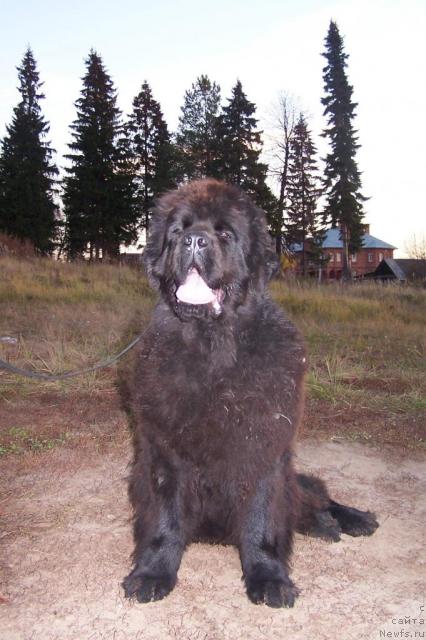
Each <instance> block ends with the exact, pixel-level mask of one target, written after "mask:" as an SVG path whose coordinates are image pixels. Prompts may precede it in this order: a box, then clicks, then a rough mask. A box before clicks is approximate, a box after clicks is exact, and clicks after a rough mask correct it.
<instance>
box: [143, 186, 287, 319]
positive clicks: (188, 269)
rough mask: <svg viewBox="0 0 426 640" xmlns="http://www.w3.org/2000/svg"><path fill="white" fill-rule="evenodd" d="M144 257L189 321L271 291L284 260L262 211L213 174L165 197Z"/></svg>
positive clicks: (156, 280)
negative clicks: (271, 280) (279, 257)
mask: <svg viewBox="0 0 426 640" xmlns="http://www.w3.org/2000/svg"><path fill="white" fill-rule="evenodd" d="M144 262H145V266H146V269H147V273H148V277H149V280H150V282H151V284H152V285H153V286H154V287H156V288H157V289H159V290H160V291H161V293H162V295H163V297H164V298H165V300H166V301H167V303H168V304H169V305H170V306H171V307H172V309H173V310H174V311H175V313H176V314H177V315H178V317H179V318H181V319H182V320H190V319H192V318H205V317H218V316H220V315H222V314H224V313H226V312H227V311H229V310H231V309H236V308H237V307H238V306H240V305H242V304H244V303H245V302H246V301H247V298H248V296H250V294H252V295H253V294H256V293H259V292H261V291H262V290H263V289H264V287H265V284H266V282H267V281H268V280H269V278H270V277H271V275H272V273H273V272H274V270H275V269H276V265H277V260H276V256H275V253H274V252H273V250H272V246H271V238H270V236H269V233H268V231H267V227H266V221H265V216H264V214H263V212H262V211H261V210H260V209H258V208H257V207H256V206H255V205H254V204H253V202H252V201H251V200H250V198H249V197H248V196H247V195H246V194H244V193H243V192H242V191H241V190H240V189H239V188H238V187H236V186H233V185H229V184H226V183H224V182H219V181H217V180H212V179H206V180H197V181H194V182H190V183H188V184H186V185H184V186H182V187H180V188H179V189H177V190H175V191H171V192H169V193H167V194H166V195H164V196H163V197H162V198H161V199H160V200H159V202H158V204H157V207H156V210H155V212H154V216H153V219H152V224H151V232H150V236H149V239H148V243H147V245H146V248H145V251H144Z"/></svg>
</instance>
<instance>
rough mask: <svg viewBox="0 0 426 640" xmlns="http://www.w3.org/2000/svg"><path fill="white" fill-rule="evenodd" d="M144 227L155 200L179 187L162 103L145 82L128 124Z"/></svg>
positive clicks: (146, 224)
mask: <svg viewBox="0 0 426 640" xmlns="http://www.w3.org/2000/svg"><path fill="white" fill-rule="evenodd" d="M127 131H128V137H129V141H130V148H131V153H132V157H133V163H134V164H133V167H134V172H135V178H136V188H137V192H136V201H137V206H138V213H139V217H140V219H141V221H142V227H144V228H145V229H148V226H149V215H150V211H151V208H152V204H153V199H154V198H155V197H156V196H157V195H159V194H160V193H162V192H164V191H167V189H170V188H172V187H173V186H175V180H174V173H173V171H174V170H173V166H172V164H173V159H174V155H173V146H172V143H171V139H170V134H169V131H168V128H167V123H166V121H165V120H164V117H163V114H162V111H161V107H160V104H159V103H158V102H157V101H156V100H154V98H153V96H152V91H151V87H150V86H149V84H148V83H147V82H144V83H143V85H142V88H141V91H140V92H139V93H138V95H137V96H136V97H135V99H134V100H133V111H132V113H131V114H130V116H129V120H128V124H127Z"/></svg>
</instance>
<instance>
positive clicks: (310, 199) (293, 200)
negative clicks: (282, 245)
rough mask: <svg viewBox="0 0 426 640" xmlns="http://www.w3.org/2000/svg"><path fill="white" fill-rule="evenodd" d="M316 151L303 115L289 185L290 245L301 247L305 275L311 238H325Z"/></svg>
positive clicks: (293, 149)
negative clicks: (319, 202) (308, 244)
mask: <svg viewBox="0 0 426 640" xmlns="http://www.w3.org/2000/svg"><path fill="white" fill-rule="evenodd" d="M315 156H316V148H315V145H314V143H313V142H312V136H311V132H310V131H309V128H308V125H307V122H306V120H305V117H304V115H303V113H301V114H300V116H299V120H298V122H297V123H296V125H295V127H294V134H293V136H292V139H291V142H290V149H289V165H288V186H287V199H288V202H287V220H286V228H287V233H286V236H287V242H288V244H293V243H300V244H301V245H302V273H303V275H306V267H307V264H306V263H307V254H308V251H307V246H306V240H307V238H308V237H309V238H310V239H311V240H312V241H313V245H314V246H315V244H319V243H318V242H316V241H317V240H320V239H321V237H322V227H321V224H320V214H319V213H318V211H317V203H318V198H319V196H320V193H321V191H320V189H319V186H318V176H317V163H316V158H315Z"/></svg>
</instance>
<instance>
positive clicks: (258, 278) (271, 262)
mask: <svg viewBox="0 0 426 640" xmlns="http://www.w3.org/2000/svg"><path fill="white" fill-rule="evenodd" d="M245 206H246V207H247V208H248V214H249V217H250V220H251V225H250V226H251V230H250V231H251V246H250V252H249V255H248V258H247V263H248V266H249V269H250V272H251V275H252V284H253V285H254V286H255V288H257V289H259V290H262V289H264V288H265V287H266V285H267V283H268V282H269V280H270V279H271V278H272V277H273V276H274V275H276V273H277V272H278V269H279V264H280V263H279V259H278V256H277V254H276V252H275V249H274V244H273V240H272V237H271V235H270V233H269V231H268V227H267V225H266V216H265V213H264V211H262V209H259V207H256V206H255V205H254V204H253V202H252V201H251V200H250V199H249V198H247V199H246V200H245Z"/></svg>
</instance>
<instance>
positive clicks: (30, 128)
mask: <svg viewBox="0 0 426 640" xmlns="http://www.w3.org/2000/svg"><path fill="white" fill-rule="evenodd" d="M18 78H19V87H18V89H19V93H20V94H21V101H20V102H19V104H18V106H17V107H15V109H14V113H13V118H12V123H11V124H10V125H9V126H8V127H7V134H6V136H5V138H4V139H3V141H2V145H1V157H0V230H2V231H4V232H5V233H7V234H10V235H12V236H15V237H17V238H19V239H20V240H25V239H28V240H30V241H31V242H32V243H33V245H34V247H35V248H36V250H37V251H38V252H39V253H41V254H48V253H51V251H52V250H53V248H54V241H55V234H56V230H57V223H56V219H55V218H56V213H57V207H56V205H55V202H54V193H55V176H56V175H57V173H58V170H57V168H56V166H55V165H54V163H53V161H52V155H53V153H54V150H53V149H52V148H51V147H50V143H49V142H48V141H47V140H46V137H47V134H48V133H49V124H48V122H47V121H46V120H45V118H44V117H43V115H42V112H41V107H40V100H42V99H43V98H44V94H43V93H41V91H40V89H41V87H42V85H43V83H42V82H40V78H39V73H38V71H37V65H36V61H35V59H34V56H33V53H32V51H31V49H30V48H28V50H27V51H26V53H25V55H24V57H23V60H22V64H21V66H20V67H18Z"/></svg>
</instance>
